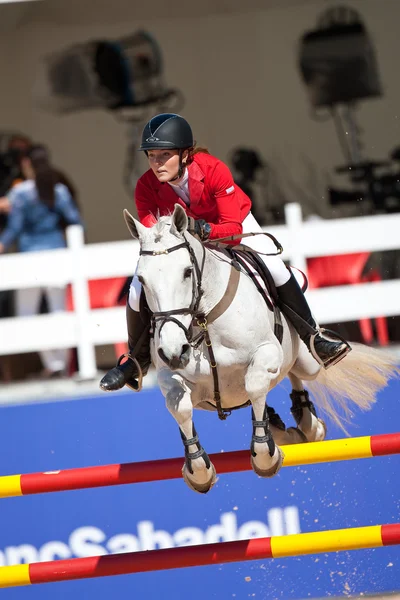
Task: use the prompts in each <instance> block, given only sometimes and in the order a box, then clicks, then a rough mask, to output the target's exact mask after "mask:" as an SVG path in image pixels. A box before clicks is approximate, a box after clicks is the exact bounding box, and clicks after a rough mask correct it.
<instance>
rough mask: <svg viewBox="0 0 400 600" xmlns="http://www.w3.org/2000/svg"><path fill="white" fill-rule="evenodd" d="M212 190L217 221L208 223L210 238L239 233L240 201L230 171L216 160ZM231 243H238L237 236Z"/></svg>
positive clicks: (240, 228) (240, 222) (240, 227)
mask: <svg viewBox="0 0 400 600" xmlns="http://www.w3.org/2000/svg"><path fill="white" fill-rule="evenodd" d="M211 186H212V191H213V195H214V198H215V202H216V204H217V211H218V222H217V223H210V225H211V233H210V238H209V239H210V240H212V239H216V238H219V237H225V236H229V235H237V234H241V233H242V231H243V229H242V221H241V213H240V201H239V198H238V196H237V192H236V185H235V184H234V182H233V177H232V173H231V172H230V170H229V168H228V167H227V166H226V165H225V164H224V163H223V162H218V163H217V165H216V167H215V169H214V171H213V174H212V181H211ZM230 243H232V244H239V243H240V238H239V237H238V238H237V239H235V240H234V241H232V242H230Z"/></svg>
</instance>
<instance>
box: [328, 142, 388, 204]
mask: <svg viewBox="0 0 400 600" xmlns="http://www.w3.org/2000/svg"><path fill="white" fill-rule="evenodd" d="M390 159H391V160H383V161H364V162H360V163H357V164H354V165H352V164H349V165H344V166H341V167H337V168H336V169H335V171H336V173H339V174H348V175H349V176H350V181H351V182H352V183H353V184H354V187H355V189H353V190H341V189H338V188H334V187H329V188H328V192H329V203H330V205H331V206H337V205H339V204H349V203H357V202H358V203H361V202H362V203H363V204H364V205H365V203H367V202H368V204H369V208H370V212H373V213H395V212H400V146H398V147H396V148H394V149H393V150H392V152H391V154H390ZM396 163H397V164H396ZM357 186H359V187H357Z"/></svg>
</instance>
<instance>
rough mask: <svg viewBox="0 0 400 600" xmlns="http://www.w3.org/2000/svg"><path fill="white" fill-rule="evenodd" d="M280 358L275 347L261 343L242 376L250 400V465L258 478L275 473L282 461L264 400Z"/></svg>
mask: <svg viewBox="0 0 400 600" xmlns="http://www.w3.org/2000/svg"><path fill="white" fill-rule="evenodd" d="M281 360H282V359H281V353H280V351H279V349H278V348H277V347H276V346H274V345H273V344H268V345H265V346H262V347H260V348H259V349H258V350H257V351H256V353H255V354H254V356H253V359H252V361H251V363H250V365H249V368H248V370H247V373H246V378H245V386H246V392H247V394H248V397H249V399H250V401H251V403H252V420H253V435H252V438H251V448H250V450H251V465H252V467H253V470H254V471H255V473H257V475H260V476H261V477H273V476H274V475H276V473H277V472H278V471H279V469H280V468H281V466H282V462H283V452H282V450H281V449H280V448H279V446H278V445H276V443H275V441H274V438H273V436H272V433H271V430H270V427H269V418H268V411H267V405H266V403H265V396H266V394H267V392H268V389H269V386H270V382H271V380H272V379H275V378H276V377H278V375H279V371H280V365H281Z"/></svg>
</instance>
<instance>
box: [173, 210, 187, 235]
mask: <svg viewBox="0 0 400 600" xmlns="http://www.w3.org/2000/svg"><path fill="white" fill-rule="evenodd" d="M188 225H189V220H188V217H187V214H186V212H185V209H184V208H183V207H182V206H181V205H180V204H175V208H174V212H173V213H172V224H171V233H174V234H175V233H184V232H185V231H187V228H188Z"/></svg>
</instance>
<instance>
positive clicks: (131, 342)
mask: <svg viewBox="0 0 400 600" xmlns="http://www.w3.org/2000/svg"><path fill="white" fill-rule="evenodd" d="M126 321H127V325H128V346H129V356H128V360H127V361H126V362H124V363H121V364H120V361H121V360H122V359H123V357H124V355H122V356H120V358H119V360H118V363H117V366H116V367H114V368H113V369H110V371H108V373H106V374H105V375H104V377H103V379H102V380H101V381H100V388H101V389H102V390H104V391H105V392H113V391H115V390H120V389H121V388H123V387H124V385H127V386H128V387H130V388H131V389H133V390H134V391H138V389H139V387H140V383H141V382H140V381H139V380H138V379H139V376H140V373H139V370H138V368H137V365H136V362H135V361H134V360H133V359H132V357H131V355H133V356H134V358H135V359H136V360H137V362H138V363H139V365H140V368H141V371H142V375H143V376H144V375H146V374H147V371H148V370H149V367H150V365H151V357H150V311H149V310H148V308H144V309H143V310H141V312H137V311H136V310H132V308H131V307H130V306H129V302H127V303H126ZM138 344H139V345H140V347H137V346H138Z"/></svg>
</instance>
